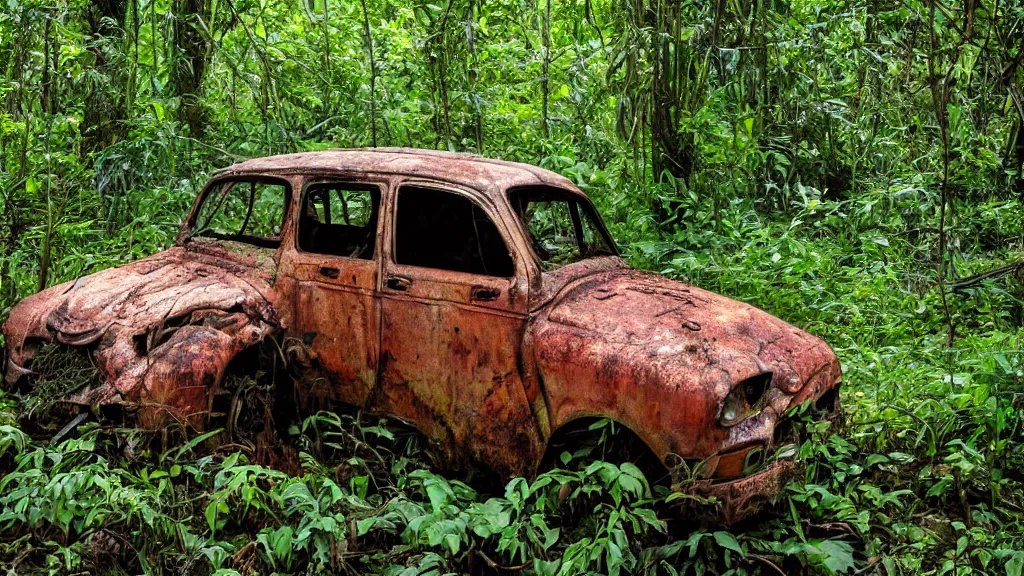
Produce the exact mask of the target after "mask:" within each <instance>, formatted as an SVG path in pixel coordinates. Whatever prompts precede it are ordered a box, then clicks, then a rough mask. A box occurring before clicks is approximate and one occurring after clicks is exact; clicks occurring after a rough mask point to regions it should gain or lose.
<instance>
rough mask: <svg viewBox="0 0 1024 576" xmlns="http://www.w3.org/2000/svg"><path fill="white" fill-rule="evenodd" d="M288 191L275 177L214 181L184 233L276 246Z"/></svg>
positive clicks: (278, 243)
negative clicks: (190, 224) (271, 178)
mask: <svg viewBox="0 0 1024 576" xmlns="http://www.w3.org/2000/svg"><path fill="white" fill-rule="evenodd" d="M288 194H289V188H288V185H287V184H286V183H284V182H281V181H279V180H265V179H233V180H225V181H223V182H218V183H216V184H214V185H213V187H212V188H211V189H210V190H209V191H208V192H207V193H206V195H205V196H204V197H203V200H202V205H200V206H199V210H198V211H197V212H196V216H195V219H194V220H193V221H192V227H191V229H190V230H189V234H188V237H189V239H191V238H194V237H197V236H201V237H207V238H216V239H218V240H234V241H238V242H246V243H249V244H256V245H257V246H266V247H270V248H276V247H277V246H279V245H280V244H281V229H282V227H283V226H284V216H285V207H286V206H287V203H288Z"/></svg>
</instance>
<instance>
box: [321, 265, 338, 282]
mask: <svg viewBox="0 0 1024 576" xmlns="http://www.w3.org/2000/svg"><path fill="white" fill-rule="evenodd" d="M320 275H321V276H327V277H328V278H333V279H337V278H338V276H340V275H341V270H338V269H337V268H335V267H333V266H321V267H320Z"/></svg>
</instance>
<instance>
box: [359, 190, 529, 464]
mask: <svg viewBox="0 0 1024 576" xmlns="http://www.w3.org/2000/svg"><path fill="white" fill-rule="evenodd" d="M482 200H483V199H482V198H480V197H478V196H476V193H474V192H472V191H467V190H459V189H455V188H447V187H444V188H442V187H440V186H437V185H434V184H429V185H428V184H415V183H405V184H402V185H400V186H398V188H397V190H396V192H395V193H394V194H393V196H392V204H391V211H390V213H389V215H388V220H389V222H390V223H391V227H390V228H389V229H388V232H387V234H386V236H385V251H386V252H387V254H386V255H385V257H384V263H383V267H382V268H383V278H382V281H381V314H382V321H381V336H382V337H381V378H380V383H379V388H378V390H377V391H376V392H375V393H374V394H373V395H372V399H371V401H370V406H371V407H372V408H373V409H375V410H376V411H380V412H383V413H391V414H395V415H397V416H399V417H401V418H403V419H405V420H407V421H409V422H411V423H413V424H414V425H416V426H417V427H418V428H419V429H420V430H422V431H423V432H424V433H425V434H427V435H428V436H429V437H430V438H432V439H434V440H437V441H439V442H440V444H441V447H442V448H443V452H444V454H445V456H447V457H448V458H449V459H450V462H449V464H450V465H454V466H459V465H462V464H466V463H467V462H466V461H465V460H466V458H467V457H468V458H469V459H470V460H473V461H475V462H477V463H479V464H483V465H485V466H486V467H488V468H490V469H491V471H493V472H497V473H499V474H502V475H508V474H524V473H529V472H531V471H532V470H530V469H529V465H530V464H532V463H533V462H535V461H536V459H537V457H538V456H539V455H538V454H537V452H538V451H539V450H540V442H539V440H538V436H539V434H538V430H537V424H536V422H535V420H534V417H533V414H532V412H531V410H530V407H529V403H528V402H527V398H526V394H525V392H524V390H523V384H522V380H521V378H520V373H519V369H518V362H517V359H518V354H519V351H520V345H521V342H522V337H523V329H524V326H525V320H526V296H527V294H526V288H527V285H526V282H525V280H523V279H524V278H525V273H523V272H522V269H523V264H522V263H521V262H517V259H516V258H515V257H514V255H513V254H512V253H511V252H510V250H509V246H510V245H511V244H510V242H509V241H508V231H507V230H505V229H504V228H503V227H499V225H500V223H501V220H500V219H498V218H495V212H496V211H497V208H496V207H494V206H488V208H484V206H485V203H483V202H482ZM517 269H518V270H517Z"/></svg>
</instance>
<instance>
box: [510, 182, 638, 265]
mask: <svg viewBox="0 0 1024 576" xmlns="http://www.w3.org/2000/svg"><path fill="white" fill-rule="evenodd" d="M537 188H541V189H543V188H546V189H549V190H552V191H556V192H562V193H564V194H566V195H567V196H569V197H571V198H573V199H575V200H576V201H577V202H579V204H580V205H581V206H583V209H584V211H586V212H589V214H588V215H589V216H590V217H591V218H592V219H593V220H594V221H595V222H597V225H598V227H597V231H598V233H600V234H601V235H602V236H603V237H604V241H605V242H606V243H607V244H608V247H609V248H611V251H612V253H611V254H608V255H605V256H591V257H588V258H581V259H579V260H576V262H570V263H569V264H575V263H577V262H583V261H584V260H590V259H591V258H608V257H616V258H621V257H622V252H621V251H620V250H619V246H618V244H616V243H615V239H614V238H613V237H612V235H611V232H609V231H608V225H607V224H605V222H604V218H602V217H601V212H600V211H598V209H597V207H596V206H594V201H593V200H591V199H590V197H589V196H587V195H586V194H584V193H582V192H578V191H576V190H573V189H571V188H564V187H562V186H557V185H554V184H523V185H518V186H511V187H509V188H507V189H506V190H505V201H506V202H508V206H509V211H511V213H512V219H513V220H515V221H516V226H517V227H518V229H519V233H520V234H522V235H523V240H524V243H525V244H526V248H527V250H529V253H530V256H532V257H533V259H534V261H535V262H536V264H537V266H538V267H539V268H540V271H541V274H544V273H545V271H544V262H545V261H544V259H542V258H541V257H540V256H539V255H538V254H537V251H536V250H534V249H533V241H532V238H533V233H532V232H531V231H530V228H529V226H527V224H526V222H523V220H522V218H520V217H519V213H518V212H517V211H516V208H515V205H514V204H513V200H512V195H513V194H515V193H518V192H522V191H528V190H530V189H537ZM574 228H575V225H574ZM576 233H577V231H576V230H575V229H574V230H573V234H574V235H575V234H576ZM576 241H577V243H579V238H577V239H576ZM569 264H564V265H563V266H567V265H569ZM561 267H562V266H559V268H561Z"/></svg>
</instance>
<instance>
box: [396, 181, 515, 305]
mask: <svg viewBox="0 0 1024 576" xmlns="http://www.w3.org/2000/svg"><path fill="white" fill-rule="evenodd" d="M403 188H426V189H428V190H435V191H437V192H444V193H447V194H453V195H455V196H461V197H463V198H465V199H466V200H468V201H469V202H471V203H472V204H473V205H474V206H476V208H477V209H479V210H480V211H481V212H483V214H484V216H486V217H487V218H488V219H489V220H490V221H491V224H493V225H494V228H495V229H496V230H497V231H498V235H499V236H500V237H501V241H502V242H503V243H504V244H505V249H506V250H507V251H508V254H509V257H510V258H511V259H512V275H511V276H497V275H493V274H477V273H475V272H464V271H461V270H448V269H446V268H432V267H430V266H416V265H414V264H403V263H401V262H398V260H397V253H398V211H399V209H400V208H401V207H400V206H399V201H398V200H399V196H401V192H402V189H403ZM391 198H392V200H391V206H390V213H389V215H388V232H389V238H388V256H387V264H388V266H389V267H391V268H392V269H394V268H399V269H401V268H408V269H413V270H422V271H425V272H426V273H433V274H439V275H449V274H455V275H457V277H458V276H461V277H465V278H467V279H470V278H475V279H482V278H486V279H489V280H490V281H493V282H508V283H509V284H510V285H511V284H514V283H515V282H516V279H517V278H519V277H520V276H522V275H523V274H524V272H523V268H522V258H521V257H520V255H519V249H518V247H517V244H516V242H515V238H514V237H513V236H512V234H511V231H510V230H509V228H508V226H507V224H506V223H505V219H504V218H502V217H501V215H500V213H499V212H500V210H499V207H498V206H495V205H494V203H493V202H491V201H490V198H488V197H487V196H486V195H485V194H483V193H481V192H480V191H478V190H475V189H472V188H464V187H461V186H457V185H455V184H451V183H449V182H438V181H436V180H423V179H412V178H410V179H402V180H398V181H396V182H395V183H394V184H393V185H392V188H391Z"/></svg>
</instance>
